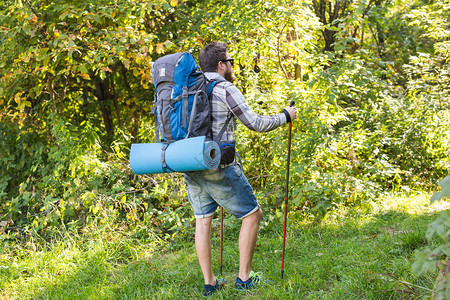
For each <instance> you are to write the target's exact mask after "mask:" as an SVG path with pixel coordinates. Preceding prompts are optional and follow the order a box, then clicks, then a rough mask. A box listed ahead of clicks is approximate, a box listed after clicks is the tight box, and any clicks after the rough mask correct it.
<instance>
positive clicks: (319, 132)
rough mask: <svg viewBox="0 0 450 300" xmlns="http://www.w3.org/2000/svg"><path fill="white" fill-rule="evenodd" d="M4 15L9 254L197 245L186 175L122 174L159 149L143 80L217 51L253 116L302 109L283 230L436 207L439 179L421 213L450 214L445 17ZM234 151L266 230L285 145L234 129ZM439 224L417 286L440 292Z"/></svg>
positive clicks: (306, 11)
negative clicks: (115, 230) (406, 205)
mask: <svg viewBox="0 0 450 300" xmlns="http://www.w3.org/2000/svg"><path fill="white" fill-rule="evenodd" d="M0 12H1V14H0V33H1V34H0V136H1V138H0V148H1V152H0V162H1V166H2V168H1V169H0V240H1V241H3V242H11V241H14V242H18V243H27V242H29V241H30V240H45V241H51V240H52V238H53V237H55V236H57V235H58V234H59V232H60V231H61V230H67V231H77V232H83V231H86V230H89V228H90V226H93V224H109V225H111V224H113V223H114V224H120V226H124V227H125V228H127V230H129V231H130V232H132V233H133V234H135V236H136V237H137V238H143V239H162V240H164V239H166V240H169V239H174V238H175V237H177V236H183V234H186V233H189V234H191V233H192V222H193V217H192V214H191V211H190V207H189V205H188V204H187V191H186V187H185V185H184V180H183V177H182V175H180V174H164V175H162V174H158V175H151V176H150V175H148V176H136V175H134V174H133V173H132V171H131V169H130V167H129V162H128V157H129V150H130V145H131V144H132V143H146V142H154V141H155V135H154V116H153V115H152V109H153V98H154V87H153V85H152V75H151V66H152V63H153V62H154V61H155V60H156V59H157V58H158V57H161V56H163V55H165V54H169V53H174V52H179V51H188V52H191V53H192V54H193V55H194V57H197V56H198V53H199V51H200V50H201V49H202V47H204V46H205V45H206V44H207V43H209V42H211V41H214V40H220V41H224V42H227V43H228V44H229V53H230V56H231V57H233V58H234V59H235V68H234V72H235V76H236V78H237V80H236V82H235V84H236V85H237V86H238V87H239V88H240V90H241V91H242V92H243V94H244V95H245V97H246V100H247V102H248V103H249V105H250V106H251V107H252V108H253V109H254V110H255V111H256V112H258V113H260V114H274V113H279V112H280V111H281V110H282V109H283V108H284V107H286V106H287V105H288V104H289V102H290V101H291V100H294V101H295V102H296V106H297V107H298V110H299V115H298V120H296V121H295V122H294V123H293V138H292V154H291V185H290V206H289V211H290V216H289V219H290V221H291V222H299V221H300V220H302V219H303V218H311V217H312V218H314V219H315V221H316V222H320V221H321V220H322V219H323V218H326V216H327V214H328V213H329V212H330V211H333V210H334V209H336V208H337V207H342V206H348V207H354V206H361V205H364V203H366V202H368V201H375V202H376V201H377V199H379V198H380V197H382V196H383V195H385V194H386V193H393V192H402V193H413V192H414V191H422V192H426V193H430V195H431V193H433V192H435V191H438V190H439V187H438V183H439V180H441V179H443V178H445V179H444V180H442V181H440V185H441V188H442V190H441V191H440V192H439V193H437V194H436V195H435V196H434V199H433V200H439V199H440V198H441V197H448V196H450V187H449V186H448V185H449V183H448V181H450V180H449V179H448V177H447V178H446V177H445V176H446V175H447V174H448V172H449V169H450V156H449V154H450V153H449V151H450V89H449V85H450V73H449V59H450V40H449V36H450V4H449V1H448V0H435V1H433V0H429V1H428V0H398V1H387V0H337V1H328V0H312V1H309V0H304V1H297V0H290V1H288V0H285V1H278V0H277V1H274V0H266V1H260V0H253V1H249V0H247V1H237V0H224V1H210V0H204V1H200V0H198V1H195V0H193V1H191V0H185V1H180V0H170V1H163V0H153V1H145V0H129V1H109V0H108V1H106V0H96V1H89V0H86V1H75V0H73V1H72V0H71V1H59V0H57V1H47V0H41V1H36V0H14V1H0ZM237 140H238V145H237V148H238V151H239V152H240V153H241V155H242V158H243V160H244V161H245V164H244V165H245V172H246V174H247V177H248V178H249V181H250V183H251V184H252V186H253V187H254V189H255V193H256V194H257V196H258V199H259V201H260V203H261V204H262V205H263V206H264V208H265V210H266V211H267V212H268V214H269V215H270V214H271V212H272V213H273V212H276V211H277V210H279V209H280V206H281V203H282V200H283V195H284V183H285V176H286V154H287V147H286V146H287V132H286V128H280V129H277V130H274V131H272V132H270V133H267V134H260V133H255V132H251V131H250V130H247V129H245V128H243V126H240V127H239V128H238V131H237ZM273 215H276V214H273ZM449 223H450V218H449V217H448V215H447V214H446V212H444V213H443V214H442V216H441V217H439V219H438V220H436V221H435V222H434V223H433V224H434V225H432V226H431V227H430V228H431V229H430V230H432V232H431V233H430V234H429V235H433V233H436V234H437V235H439V236H440V237H441V238H442V242H441V245H439V247H436V249H438V250H436V249H434V250H433V251H434V252H433V251H432V250H430V251H428V252H426V251H425V252H424V253H422V256H421V255H418V257H419V259H418V260H419V264H418V273H421V272H422V273H423V272H426V271H428V270H432V269H433V268H435V267H436V266H437V267H438V268H440V269H442V273H441V274H443V275H442V276H444V277H446V276H447V274H448V259H447V255H448V254H449V253H450V246H448V244H447V245H446V243H447V242H448V240H449V234H448V232H449V231H448V227H449ZM433 228H434V229H433ZM433 230H434V231H433ZM436 251H437V252H436ZM420 257H421V259H420ZM440 276H441V275H440ZM441 279H442V278H441ZM443 282H444V283H445V282H446V281H445V280H444V281H443Z"/></svg>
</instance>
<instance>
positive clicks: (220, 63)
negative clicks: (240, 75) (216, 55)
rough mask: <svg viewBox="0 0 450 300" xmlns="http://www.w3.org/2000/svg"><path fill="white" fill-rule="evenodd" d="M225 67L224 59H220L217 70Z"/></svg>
mask: <svg viewBox="0 0 450 300" xmlns="http://www.w3.org/2000/svg"><path fill="white" fill-rule="evenodd" d="M225 69H226V66H225V64H224V63H223V61H219V63H218V64H217V72H219V71H221V70H223V71H225Z"/></svg>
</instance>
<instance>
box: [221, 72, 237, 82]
mask: <svg viewBox="0 0 450 300" xmlns="http://www.w3.org/2000/svg"><path fill="white" fill-rule="evenodd" d="M224 78H225V79H226V80H228V81H229V82H231V83H233V81H234V79H235V78H234V76H233V71H232V70H231V68H229V69H228V68H227V71H226V72H225V76H224Z"/></svg>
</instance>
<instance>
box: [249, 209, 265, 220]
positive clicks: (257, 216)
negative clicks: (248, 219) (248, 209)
mask: <svg viewBox="0 0 450 300" xmlns="http://www.w3.org/2000/svg"><path fill="white" fill-rule="evenodd" d="M251 216H252V217H253V219H254V221H255V222H256V223H259V221H261V219H262V210H261V207H258V210H257V211H255V212H254V213H253V214H252V215H251Z"/></svg>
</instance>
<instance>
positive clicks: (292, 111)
mask: <svg viewBox="0 0 450 300" xmlns="http://www.w3.org/2000/svg"><path fill="white" fill-rule="evenodd" d="M285 110H286V111H287V112H288V113H289V116H290V117H291V122H292V121H294V120H295V119H297V108H296V107H294V106H290V107H286V108H285Z"/></svg>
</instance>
